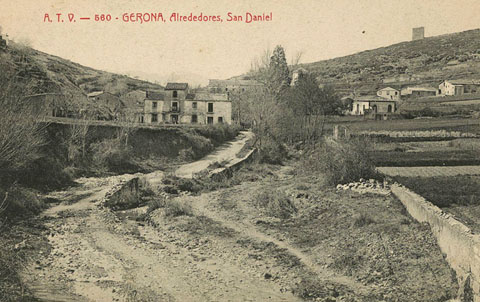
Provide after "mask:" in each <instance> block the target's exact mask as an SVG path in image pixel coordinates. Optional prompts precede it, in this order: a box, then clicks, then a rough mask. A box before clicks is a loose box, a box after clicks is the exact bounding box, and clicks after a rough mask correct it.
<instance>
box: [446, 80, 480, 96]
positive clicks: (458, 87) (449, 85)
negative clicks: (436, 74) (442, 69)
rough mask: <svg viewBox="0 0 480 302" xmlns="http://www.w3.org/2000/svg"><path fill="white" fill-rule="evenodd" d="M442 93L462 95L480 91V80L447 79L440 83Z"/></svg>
mask: <svg viewBox="0 0 480 302" xmlns="http://www.w3.org/2000/svg"><path fill="white" fill-rule="evenodd" d="M438 92H439V94H440V95H444V96H446V95H462V94H466V93H477V92H480V81H477V80H446V81H443V82H442V83H441V84H440V85H438Z"/></svg>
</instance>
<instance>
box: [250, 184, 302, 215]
mask: <svg viewBox="0 0 480 302" xmlns="http://www.w3.org/2000/svg"><path fill="white" fill-rule="evenodd" d="M256 205H257V206H260V207H262V208H263V209H264V210H265V212H266V214H267V215H269V216H273V217H277V218H282V219H286V218H289V217H290V216H291V215H292V214H294V213H296V212H297V208H296V207H295V205H294V204H293V202H292V201H291V200H290V198H288V196H287V195H286V194H285V193H284V192H281V191H278V190H266V191H264V192H262V193H261V194H260V195H259V196H258V197H257V199H256Z"/></svg>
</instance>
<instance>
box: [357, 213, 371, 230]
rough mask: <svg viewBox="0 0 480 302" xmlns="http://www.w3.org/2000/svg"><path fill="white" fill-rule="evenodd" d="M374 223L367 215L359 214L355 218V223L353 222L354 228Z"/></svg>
mask: <svg viewBox="0 0 480 302" xmlns="http://www.w3.org/2000/svg"><path fill="white" fill-rule="evenodd" d="M372 223H375V220H373V219H372V218H371V217H370V216H368V215H367V214H364V213H362V214H360V215H359V216H357V217H356V218H355V221H354V222H353V226H354V227H358V228H359V227H363V226H366V225H369V224H372Z"/></svg>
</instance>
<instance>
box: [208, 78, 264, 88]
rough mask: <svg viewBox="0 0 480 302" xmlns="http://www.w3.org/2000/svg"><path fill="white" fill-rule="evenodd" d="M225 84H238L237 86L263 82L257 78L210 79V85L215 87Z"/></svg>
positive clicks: (256, 84)
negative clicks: (256, 79)
mask: <svg viewBox="0 0 480 302" xmlns="http://www.w3.org/2000/svg"><path fill="white" fill-rule="evenodd" d="M224 85H236V86H261V85H262V83H259V82H257V81H255V80H239V79H232V80H215V79H210V80H208V86H210V87H212V86H213V87H215V86H224Z"/></svg>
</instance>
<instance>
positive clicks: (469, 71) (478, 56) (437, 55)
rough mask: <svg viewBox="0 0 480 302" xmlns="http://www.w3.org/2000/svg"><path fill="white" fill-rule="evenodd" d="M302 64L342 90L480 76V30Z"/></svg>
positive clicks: (321, 80) (436, 82) (434, 82)
mask: <svg viewBox="0 0 480 302" xmlns="http://www.w3.org/2000/svg"><path fill="white" fill-rule="evenodd" d="M301 67H303V68H305V69H307V70H308V71H310V72H313V73H314V74H316V75H317V76H318V79H319V80H320V82H321V83H325V84H331V85H333V86H334V87H336V88H337V89H339V90H340V91H341V90H344V91H348V90H351V89H352V88H357V89H358V88H360V89H365V90H376V89H378V88H379V87H385V86H402V85H407V84H432V85H438V84H439V83H440V82H441V81H442V80H444V79H454V78H480V29H475V30H469V31H464V32H460V33H455V34H448V35H441V36H436V37H429V38H425V39H423V40H417V41H409V42H402V43H398V44H394V45H391V46H387V47H382V48H377V49H373V50H367V51H363V52H359V53H356V54H353V55H349V56H345V57H339V58H335V59H330V60H325V61H319V62H314V63H308V64H301Z"/></svg>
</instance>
